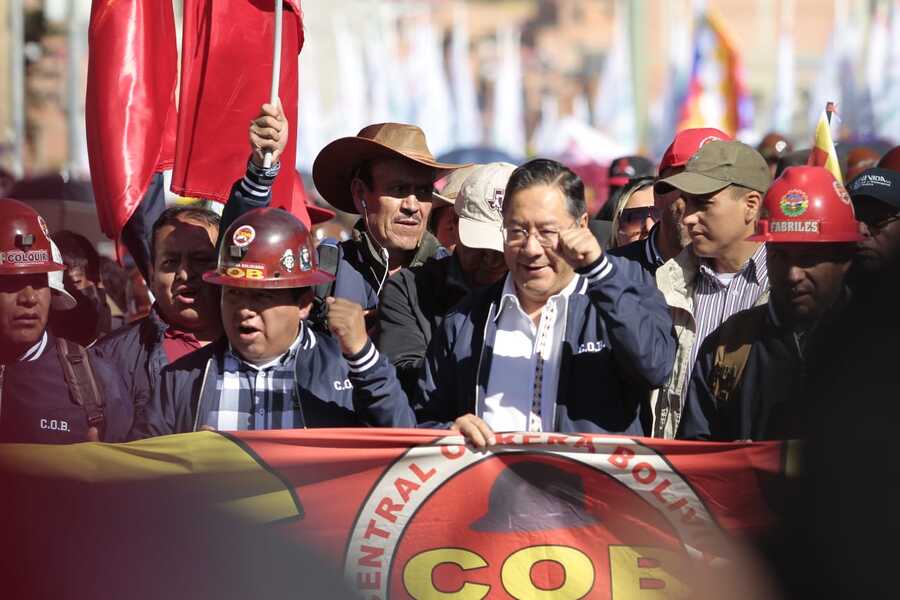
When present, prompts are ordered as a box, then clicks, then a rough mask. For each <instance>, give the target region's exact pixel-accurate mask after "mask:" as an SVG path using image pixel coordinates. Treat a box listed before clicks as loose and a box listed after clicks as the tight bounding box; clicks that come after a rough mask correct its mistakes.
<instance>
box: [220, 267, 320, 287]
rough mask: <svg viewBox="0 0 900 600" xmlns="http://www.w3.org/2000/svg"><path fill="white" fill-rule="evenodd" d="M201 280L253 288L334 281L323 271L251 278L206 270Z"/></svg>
mask: <svg viewBox="0 0 900 600" xmlns="http://www.w3.org/2000/svg"><path fill="white" fill-rule="evenodd" d="M203 281H205V282H206V283H211V284H213V285H227V286H228V287H239V288H255V289H289V288H303V287H310V286H313V285H320V284H323V283H331V282H332V281H334V275H332V274H330V273H326V272H325V271H318V270H314V271H304V272H300V273H298V274H296V275H291V276H289V277H278V278H272V277H269V278H264V279H252V278H249V277H231V276H230V275H225V274H223V273H219V272H218V271H207V272H206V273H204V274H203Z"/></svg>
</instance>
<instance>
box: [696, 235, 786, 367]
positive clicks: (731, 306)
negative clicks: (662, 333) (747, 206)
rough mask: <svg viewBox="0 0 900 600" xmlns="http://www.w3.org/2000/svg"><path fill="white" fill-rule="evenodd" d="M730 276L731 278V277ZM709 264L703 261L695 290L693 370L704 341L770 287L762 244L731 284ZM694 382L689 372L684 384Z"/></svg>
mask: <svg viewBox="0 0 900 600" xmlns="http://www.w3.org/2000/svg"><path fill="white" fill-rule="evenodd" d="M729 275H731V274H729ZM720 276H721V275H719V276H717V274H716V272H715V271H713V269H712V268H711V267H710V266H709V263H708V262H707V261H706V260H701V261H700V268H699V270H698V274H697V284H696V286H695V287H694V321H695V322H696V324H697V334H696V337H695V338H694V346H693V347H692V348H691V362H690V363H689V364H690V370H693V368H694V362H695V361H696V360H697V355H698V354H699V353H700V346H701V345H702V344H703V340H704V339H706V336H708V335H709V334H710V333H712V332H713V331H715V329H716V328H717V327H719V325H721V324H722V323H724V322H725V319H727V318H728V317H730V316H731V315H733V314H735V313H737V312H740V311H742V310H746V309H748V308H751V307H753V306H754V305H755V304H756V302H757V300H759V297H760V295H761V294H762V293H763V292H765V291H766V289H768V287H769V274H768V271H767V269H766V245H765V244H760V245H759V248H757V249H756V252H754V253H753V256H751V257H750V260H748V261H747V263H746V264H745V265H744V266H743V267H741V270H740V271H738V272H737V273H735V274H734V277H733V278H732V279H731V281H729V282H727V283H725V282H723V281H720V279H719V277H720ZM690 380H691V374H690V372H689V373H688V374H687V377H686V378H685V382H688V381H690Z"/></svg>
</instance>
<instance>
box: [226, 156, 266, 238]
mask: <svg viewBox="0 0 900 600" xmlns="http://www.w3.org/2000/svg"><path fill="white" fill-rule="evenodd" d="M280 169H281V163H278V164H276V165H273V166H272V167H271V168H269V169H264V168H262V167H257V166H256V165H254V164H253V161H249V160H248V161H247V171H246V172H245V173H244V176H243V177H242V178H241V179H238V180H237V181H235V182H234V185H232V186H231V194H230V195H229V196H228V202H227V203H226V204H225V208H224V209H223V210H222V221H221V223H220V224H219V240H218V242H217V244H216V246H217V247H218V246H219V245H220V244H221V243H222V236H223V235H224V234H225V231H226V230H227V229H228V228H229V227H230V226H231V224H232V223H234V221H235V220H236V219H237V218H238V217H240V216H241V215H243V214H244V213H246V212H247V211H250V210H253V209H254V208H265V207H266V206H269V204H271V202H272V184H273V183H274V182H275V177H276V176H277V175H278V171H279V170H280Z"/></svg>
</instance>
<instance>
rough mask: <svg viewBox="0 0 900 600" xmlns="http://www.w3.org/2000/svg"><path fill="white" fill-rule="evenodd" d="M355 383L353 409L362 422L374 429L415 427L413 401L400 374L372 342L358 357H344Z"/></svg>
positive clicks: (352, 381) (351, 381) (370, 341)
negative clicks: (404, 391) (411, 406)
mask: <svg viewBox="0 0 900 600" xmlns="http://www.w3.org/2000/svg"><path fill="white" fill-rule="evenodd" d="M344 359H345V360H346V361H347V365H348V366H349V368H350V373H349V378H350V383H352V384H353V408H354V410H355V411H356V413H357V414H358V415H359V416H360V417H361V418H362V420H363V421H364V422H365V423H367V424H368V425H371V426H374V427H415V426H416V419H415V415H414V414H413V411H412V408H410V406H409V400H407V398H406V394H404V393H403V390H402V389H401V387H400V382H399V381H398V380H397V374H396V372H395V371H394V367H393V365H391V364H390V363H389V362H388V360H387V358H386V357H385V356H384V355H382V354H381V353H380V352H379V351H378V348H376V347H375V344H373V343H372V340H369V341H368V342H367V343H366V345H365V347H364V348H363V349H362V350H360V351H359V352H358V353H357V354H354V355H352V356H346V355H345V356H344Z"/></svg>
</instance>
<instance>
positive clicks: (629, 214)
mask: <svg viewBox="0 0 900 600" xmlns="http://www.w3.org/2000/svg"><path fill="white" fill-rule="evenodd" d="M660 213H661V211H660V210H659V209H658V208H656V207H655V206H638V207H636V208H626V209H625V210H623V211H622V215H621V216H620V217H619V220H620V221H621V222H623V223H628V224H629V225H637V224H639V223H643V222H644V221H646V220H647V219H652V220H653V222H654V223H656V222H657V221H659V217H660Z"/></svg>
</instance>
